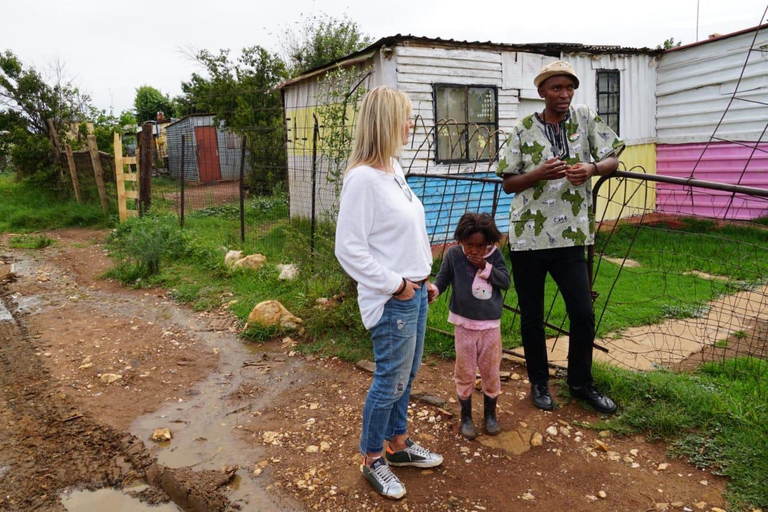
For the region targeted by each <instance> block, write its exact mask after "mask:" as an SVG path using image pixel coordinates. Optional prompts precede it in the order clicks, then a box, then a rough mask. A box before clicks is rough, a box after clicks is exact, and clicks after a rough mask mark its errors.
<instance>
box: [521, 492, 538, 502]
mask: <svg viewBox="0 0 768 512" xmlns="http://www.w3.org/2000/svg"><path fill="white" fill-rule="evenodd" d="M521 498H523V499H524V500H525V501H533V500H535V499H536V498H535V497H534V496H533V494H531V493H530V492H526V493H525V494H523V495H522V496H521Z"/></svg>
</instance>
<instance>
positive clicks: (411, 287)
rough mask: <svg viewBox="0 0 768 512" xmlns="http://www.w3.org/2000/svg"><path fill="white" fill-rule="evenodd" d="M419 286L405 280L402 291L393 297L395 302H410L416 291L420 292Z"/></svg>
mask: <svg viewBox="0 0 768 512" xmlns="http://www.w3.org/2000/svg"><path fill="white" fill-rule="evenodd" d="M420 289H421V285H418V284H416V283H414V282H413V281H409V280H407V279H406V280H405V288H403V291H402V292H400V293H398V294H397V295H395V296H394V297H395V298H396V299H397V300H411V299H412V298H413V296H414V295H416V290H420Z"/></svg>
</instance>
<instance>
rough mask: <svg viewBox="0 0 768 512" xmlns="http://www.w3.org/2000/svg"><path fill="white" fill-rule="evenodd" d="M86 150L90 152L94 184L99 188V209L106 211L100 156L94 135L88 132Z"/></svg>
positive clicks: (105, 194)
mask: <svg viewBox="0 0 768 512" xmlns="http://www.w3.org/2000/svg"><path fill="white" fill-rule="evenodd" d="M88 151H89V152H90V153H91V163H92V164H93V175H94V176H95V177H96V186H97V187H98V188H99V199H101V211H102V212H104V213H107V189H106V187H104V169H103V168H102V167H101V158H99V148H98V146H97V145H96V137H94V136H93V135H91V134H88Z"/></svg>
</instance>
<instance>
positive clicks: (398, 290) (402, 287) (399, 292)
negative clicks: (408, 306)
mask: <svg viewBox="0 0 768 512" xmlns="http://www.w3.org/2000/svg"><path fill="white" fill-rule="evenodd" d="M405 287H406V283H405V278H403V284H401V285H400V288H398V289H397V291H396V292H395V293H393V294H392V296H393V297H394V296H395V295H400V294H401V293H403V292H404V291H405Z"/></svg>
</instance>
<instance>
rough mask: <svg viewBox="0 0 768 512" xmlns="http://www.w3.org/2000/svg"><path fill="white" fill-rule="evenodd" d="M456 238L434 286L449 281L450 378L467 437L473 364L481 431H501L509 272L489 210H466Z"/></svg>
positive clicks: (443, 286) (470, 425) (472, 430)
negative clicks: (453, 363) (503, 336)
mask: <svg viewBox="0 0 768 512" xmlns="http://www.w3.org/2000/svg"><path fill="white" fill-rule="evenodd" d="M454 237H455V238H456V241H457V242H459V244H458V245H456V246H454V247H451V248H450V249H448V251H447V252H446V253H445V257H444V258H443V263H442V265H441V266H440V272H438V274H437V276H436V277H435V282H434V286H436V287H437V290H438V292H439V293H443V292H444V291H445V289H446V288H448V286H449V285H450V286H451V288H452V291H451V301H450V303H449V305H448V309H449V314H448V321H449V322H450V323H452V324H454V338H455V344H456V370H455V373H454V381H455V382H456V394H458V395H459V403H460V404H461V435H463V436H464V437H466V438H467V439H474V438H475V437H476V436H477V430H476V429H475V424H474V423H473V422H472V390H473V389H474V387H475V369H476V368H477V367H480V376H481V377H482V386H483V395H484V406H485V411H484V418H485V421H484V423H485V433H486V434H488V435H491V436H495V435H496V434H498V433H499V432H501V427H499V424H498V422H497V421H496V398H497V397H498V396H499V392H500V391H501V381H500V379H499V364H500V363H501V328H500V324H501V310H502V303H503V298H502V296H501V290H507V289H509V286H510V284H511V283H510V278H509V271H508V270H507V265H506V263H505V262H504V257H503V256H502V255H501V252H500V251H499V250H498V249H497V248H496V244H498V243H499V240H500V239H501V234H500V233H499V230H498V228H497V227H496V224H495V223H494V222H493V217H491V216H490V215H488V214H487V213H465V214H464V215H463V216H462V217H461V219H460V220H459V225H458V226H457V227H456V232H455V233H454ZM435 297H436V295H435ZM433 300H434V297H433Z"/></svg>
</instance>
